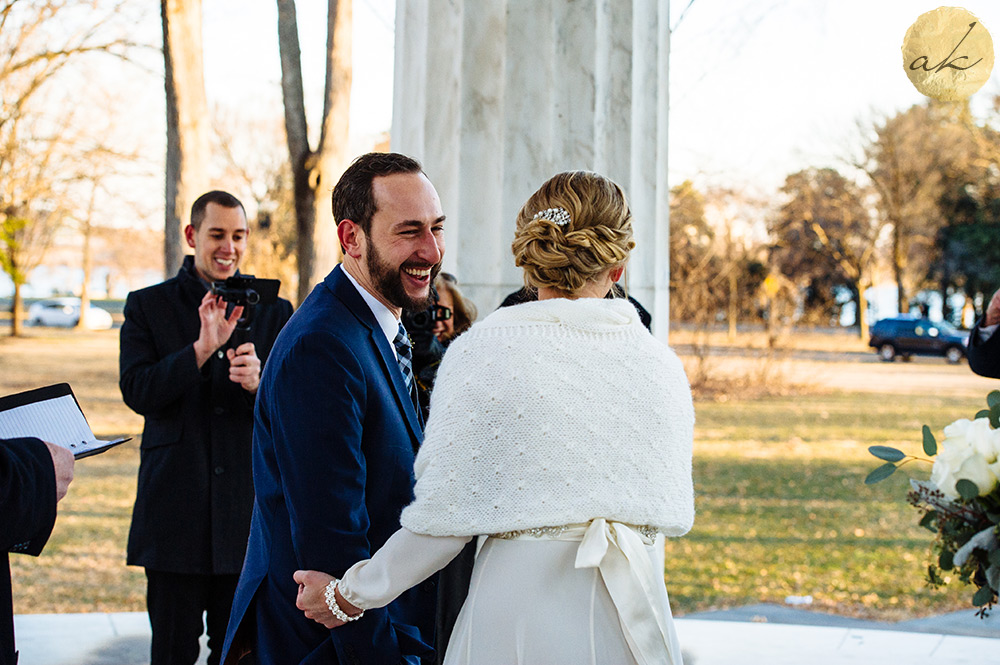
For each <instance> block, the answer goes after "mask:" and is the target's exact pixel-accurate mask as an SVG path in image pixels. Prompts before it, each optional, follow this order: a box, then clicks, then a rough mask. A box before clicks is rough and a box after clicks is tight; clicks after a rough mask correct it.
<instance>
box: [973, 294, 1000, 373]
mask: <svg viewBox="0 0 1000 665" xmlns="http://www.w3.org/2000/svg"><path fill="white" fill-rule="evenodd" d="M997 324H1000V291H997V292H996V293H994V294H993V298H991V299H990V304H989V306H988V307H987V308H986V313H985V314H983V318H982V319H980V320H979V321H978V322H977V323H976V325H975V327H973V329H972V332H971V333H969V349H968V351H967V353H966V357H967V358H968V359H969V367H970V368H971V369H972V371H973V372H975V373H976V374H980V375H982V376H989V377H992V378H994V379H1000V335H998V334H996V328H997Z"/></svg>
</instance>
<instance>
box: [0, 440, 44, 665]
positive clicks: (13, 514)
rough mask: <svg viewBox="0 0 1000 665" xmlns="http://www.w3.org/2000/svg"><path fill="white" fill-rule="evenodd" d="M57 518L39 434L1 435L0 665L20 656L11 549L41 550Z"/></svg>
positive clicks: (28, 551) (32, 552)
mask: <svg viewBox="0 0 1000 665" xmlns="http://www.w3.org/2000/svg"><path fill="white" fill-rule="evenodd" d="M55 521H56V473H55V468H54V467H53V466H52V456H51V455H50V454H49V449H48V448H46V447H45V444H44V443H42V442H41V441H39V440H38V439H0V551H2V552H3V553H2V554H0V556H2V557H3V564H2V566H0V665H13V663H16V662H17V655H16V653H15V652H14V608H13V606H12V605H11V587H10V563H9V561H8V557H7V553H8V552H19V553H22V554H31V555H33V556H38V554H39V553H41V551H42V548H43V547H44V546H45V542H46V541H47V540H48V539H49V534H50V533H52V525H53V524H55Z"/></svg>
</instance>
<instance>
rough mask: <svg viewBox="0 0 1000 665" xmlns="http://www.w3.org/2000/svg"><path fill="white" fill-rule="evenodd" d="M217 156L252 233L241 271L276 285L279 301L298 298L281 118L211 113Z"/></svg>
mask: <svg viewBox="0 0 1000 665" xmlns="http://www.w3.org/2000/svg"><path fill="white" fill-rule="evenodd" d="M214 124H215V136H216V139H217V140H218V150H217V153H218V154H219V155H220V156H221V158H222V160H223V170H224V171H223V172H224V176H223V177H224V179H225V180H226V182H231V183H242V185H238V186H237V185H234V189H235V192H234V193H238V196H239V197H241V198H242V199H243V201H244V202H245V203H247V204H248V206H247V214H248V215H253V214H254V211H256V218H255V219H253V218H252V219H250V220H249V221H250V226H251V229H252V233H251V234H250V236H249V238H248V239H247V242H248V245H247V252H246V257H245V258H244V260H243V264H242V265H243V269H244V271H246V272H249V273H255V274H256V275H257V276H258V277H268V278H277V279H280V280H281V291H282V296H283V297H286V298H289V299H290V300H292V301H293V302H294V301H295V300H296V299H297V295H298V276H297V265H296V261H295V248H296V244H297V240H296V223H295V200H294V197H293V194H292V173H291V168H290V166H289V164H288V154H287V151H286V150H285V149H284V148H283V147H282V146H281V135H282V134H283V133H284V128H283V127H282V123H281V121H280V119H277V118H275V119H273V121H272V119H271V118H267V119H259V120H249V121H248V119H247V118H246V116H243V115H238V114H225V113H224V112H223V111H222V110H221V109H216V110H215V123H214Z"/></svg>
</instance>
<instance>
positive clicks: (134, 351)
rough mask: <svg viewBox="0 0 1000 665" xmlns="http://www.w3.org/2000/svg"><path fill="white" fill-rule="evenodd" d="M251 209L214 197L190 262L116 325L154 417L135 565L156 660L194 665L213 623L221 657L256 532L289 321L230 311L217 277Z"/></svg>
mask: <svg viewBox="0 0 1000 665" xmlns="http://www.w3.org/2000/svg"><path fill="white" fill-rule="evenodd" d="M249 233H250V227H249V226H248V225H247V217H246V213H245V212H244V210H243V205H242V204H241V203H240V202H239V200H238V199H236V197H234V196H232V195H231V194H227V193H226V192H221V191H212V192H208V193H207V194H203V195H202V196H200V197H199V198H198V199H197V200H196V201H195V202H194V205H192V206H191V224H190V225H189V226H187V227H186V228H185V229H184V236H185V238H186V239H187V243H188V245H189V246H190V247H191V248H192V249H194V256H188V257H186V258H185V259H184V263H183V265H182V266H181V269H180V270H179V271H178V272H177V275H176V276H175V277H173V278H171V279H168V280H167V281H165V282H163V283H161V284H157V285H155V286H151V287H149V288H146V289H142V290H140V291H134V292H132V293H130V294H129V296H128V299H127V300H126V302H125V322H124V324H123V325H122V329H121V354H120V358H119V361H120V362H119V364H120V381H119V385H120V387H121V392H122V397H123V398H124V400H125V403H126V404H127V405H128V406H129V407H130V408H131V409H132V410H133V411H135V412H136V413H139V414H141V415H142V416H144V417H145V426H144V427H143V431H142V442H141V444H140V449H139V454H140V462H139V482H138V488H137V491H136V499H135V508H134V509H133V511H132V527H131V529H130V531H129V538H128V563H129V565H133V566H143V567H145V569H146V580H147V587H146V605H147V608H148V611H149V622H150V625H151V627H152V634H153V639H152V645H151V665H191V664H193V663H194V662H195V661H197V660H198V653H199V651H200V649H201V646H200V644H199V643H198V639H199V637H200V636H201V634H202V633H203V632H204V630H205V623H206V621H205V619H204V618H203V617H205V616H206V615H207V625H208V648H209V649H210V650H211V653H210V654H209V657H208V662H209V664H210V665H217V663H219V660H220V657H221V652H222V643H223V639H224V638H225V631H226V623H227V621H228V620H229V609H230V606H231V604H232V600H233V592H234V590H235V589H236V581H237V579H238V578H239V573H240V569H241V568H242V565H243V555H244V553H245V552H246V544H247V537H248V535H249V533H250V510H251V508H252V506H253V482H252V479H251V474H250V451H251V446H250V444H251V435H252V432H253V408H254V398H255V395H256V393H257V385H258V383H260V372H261V365H262V364H263V363H264V362H265V361H266V360H267V355H268V353H269V352H270V350H271V345H272V344H274V340H275V338H277V336H278V331H280V330H281V328H282V326H284V325H285V322H286V321H288V319H289V317H290V316H291V315H292V306H291V303H289V302H288V301H287V300H282V299H279V300H278V301H277V302H275V303H271V304H267V305H265V304H263V303H261V304H258V305H256V310H255V312H254V316H253V321H252V323H251V326H250V329H249V330H237V324H238V320H239V317H240V316H241V315H242V314H243V308H242V307H236V308H235V309H233V311H232V312H231V313H230V314H229V315H228V316H227V314H226V310H227V304H226V303H225V302H224V301H223V300H222V299H221V298H219V297H217V296H215V295H214V294H213V293H212V290H211V286H212V283H213V282H217V281H223V280H225V279H227V278H229V277H232V276H233V275H236V274H238V271H239V266H240V261H241V260H242V259H243V253H244V251H245V250H246V245H247V236H248V235H249Z"/></svg>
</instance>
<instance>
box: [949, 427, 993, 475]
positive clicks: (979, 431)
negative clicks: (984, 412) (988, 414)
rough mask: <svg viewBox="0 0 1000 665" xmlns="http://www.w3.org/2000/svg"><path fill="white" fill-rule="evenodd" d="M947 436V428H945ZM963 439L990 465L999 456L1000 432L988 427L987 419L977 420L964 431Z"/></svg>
mask: <svg viewBox="0 0 1000 665" xmlns="http://www.w3.org/2000/svg"><path fill="white" fill-rule="evenodd" d="M945 430H946V431H945V436H947V434H948V433H947V428H945ZM965 438H966V440H967V441H968V442H969V444H970V445H971V446H972V447H973V448H974V449H975V450H976V452H977V453H979V454H980V455H981V456H982V458H983V459H985V460H986V461H987V462H988V463H990V464H992V463H993V462H996V461H997V456H998V455H1000V430H997V429H993V428H992V427H990V421H989V419H988V418H977V419H976V420H973V421H972V423H970V424H969V426H968V427H967V428H966V430H965Z"/></svg>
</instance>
